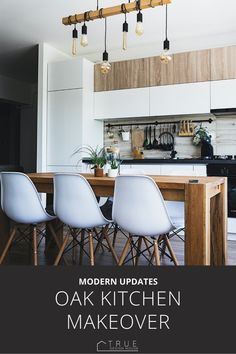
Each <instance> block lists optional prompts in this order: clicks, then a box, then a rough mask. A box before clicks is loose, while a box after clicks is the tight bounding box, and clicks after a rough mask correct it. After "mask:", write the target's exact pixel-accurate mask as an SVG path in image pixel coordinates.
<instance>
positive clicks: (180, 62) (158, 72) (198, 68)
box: [149, 50, 211, 86]
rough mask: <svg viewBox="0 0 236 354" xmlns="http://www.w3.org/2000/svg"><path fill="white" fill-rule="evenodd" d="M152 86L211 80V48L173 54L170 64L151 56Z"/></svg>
mask: <svg viewBox="0 0 236 354" xmlns="http://www.w3.org/2000/svg"><path fill="white" fill-rule="evenodd" d="M149 60H150V86H164V85H174V84H187V83H194V82H203V81H209V80H210V75H211V72H210V50H201V51H193V52H187V53H178V54H174V55H172V60H171V62H169V64H168V65H166V64H162V63H161V62H160V57H153V58H150V59H149Z"/></svg>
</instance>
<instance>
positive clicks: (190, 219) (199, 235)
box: [185, 184, 210, 265]
mask: <svg viewBox="0 0 236 354" xmlns="http://www.w3.org/2000/svg"><path fill="white" fill-rule="evenodd" d="M185 187H186V188H185V265H210V196H209V195H208V192H207V188H206V185H203V184H187V185H186V186H185Z"/></svg>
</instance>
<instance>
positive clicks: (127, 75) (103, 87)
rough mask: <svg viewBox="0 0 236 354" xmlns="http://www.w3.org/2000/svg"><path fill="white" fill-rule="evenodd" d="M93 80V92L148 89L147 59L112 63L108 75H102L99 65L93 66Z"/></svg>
mask: <svg viewBox="0 0 236 354" xmlns="http://www.w3.org/2000/svg"><path fill="white" fill-rule="evenodd" d="M94 79H95V80H94V81H95V86H94V91H95V92H97V91H110V90H124V89H131V88H142V87H148V86H149V82H150V79H149V58H147V59H145V58H144V59H135V60H126V61H120V62H115V63H112V70H111V72H110V73H109V75H104V74H102V73H101V71H100V65H99V64H98V65H95V69H94Z"/></svg>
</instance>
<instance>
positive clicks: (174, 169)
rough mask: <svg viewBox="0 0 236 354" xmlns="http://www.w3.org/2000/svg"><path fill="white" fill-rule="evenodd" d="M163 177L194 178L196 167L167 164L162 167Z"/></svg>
mask: <svg viewBox="0 0 236 354" xmlns="http://www.w3.org/2000/svg"><path fill="white" fill-rule="evenodd" d="M161 175H164V176H193V175H194V166H193V165H191V164H175V163H173V164H172V163H171V164H166V165H161Z"/></svg>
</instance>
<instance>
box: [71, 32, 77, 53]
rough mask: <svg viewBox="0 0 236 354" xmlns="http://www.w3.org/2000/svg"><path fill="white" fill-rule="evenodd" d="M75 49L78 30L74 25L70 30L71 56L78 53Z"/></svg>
mask: <svg viewBox="0 0 236 354" xmlns="http://www.w3.org/2000/svg"><path fill="white" fill-rule="evenodd" d="M77 50H78V31H77V28H76V25H75V26H74V29H73V31H72V55H73V56H76V55H77V54H78V53H77Z"/></svg>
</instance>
